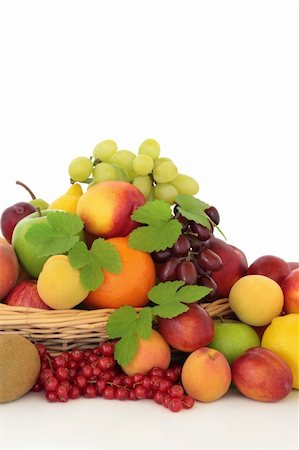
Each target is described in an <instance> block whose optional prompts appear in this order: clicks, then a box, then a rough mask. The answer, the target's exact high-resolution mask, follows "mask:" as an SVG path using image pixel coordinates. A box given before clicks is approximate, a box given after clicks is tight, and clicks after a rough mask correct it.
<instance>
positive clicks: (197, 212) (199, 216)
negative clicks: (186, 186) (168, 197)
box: [175, 195, 212, 230]
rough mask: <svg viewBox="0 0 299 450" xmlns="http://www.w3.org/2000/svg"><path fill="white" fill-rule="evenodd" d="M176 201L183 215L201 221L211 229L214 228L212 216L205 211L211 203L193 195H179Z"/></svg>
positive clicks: (197, 221)
mask: <svg viewBox="0 0 299 450" xmlns="http://www.w3.org/2000/svg"><path fill="white" fill-rule="evenodd" d="M175 201H176V202H177V204H178V205H179V207H178V210H179V212H180V213H181V214H182V216H184V217H186V219H188V220H194V222H196V223H200V224H201V225H203V226H204V227H206V228H208V229H209V230H211V229H212V225H211V221H210V218H209V216H208V215H207V214H206V212H205V209H207V208H209V206H210V205H208V204H207V203H205V202H202V201H201V200H199V199H198V198H195V197H193V196H192V195H177V196H176V198H175Z"/></svg>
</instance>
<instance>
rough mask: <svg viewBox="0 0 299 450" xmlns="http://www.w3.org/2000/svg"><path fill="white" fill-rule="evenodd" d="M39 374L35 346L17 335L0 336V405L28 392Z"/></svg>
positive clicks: (38, 362) (37, 355) (38, 359)
mask: <svg viewBox="0 0 299 450" xmlns="http://www.w3.org/2000/svg"><path fill="white" fill-rule="evenodd" d="M39 372H40V358H39V354H38V351H37V349H36V347H35V345H33V344H32V343H31V342H30V341H29V340H28V339H27V338H25V337H23V336H21V335H19V334H1V335H0V403H5V402H11V401H12V400H16V399H18V398H20V397H22V396H23V395H24V394H26V393H27V392H29V391H30V389H31V388H32V387H33V386H34V384H35V383H36V380H37V378H38V376H39Z"/></svg>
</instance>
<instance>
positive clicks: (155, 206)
mask: <svg viewBox="0 0 299 450" xmlns="http://www.w3.org/2000/svg"><path fill="white" fill-rule="evenodd" d="M131 219H132V220H135V221H136V222H139V223H141V224H144V226H140V227H138V228H136V229H135V230H133V231H132V232H131V233H130V236H129V247H131V248H133V249H135V250H141V251H143V252H149V253H151V252H154V251H159V250H165V249H166V248H168V247H172V246H173V244H174V243H175V242H176V241H177V240H178V238H179V236H180V235H181V233H182V225H181V223H180V222H179V221H178V220H176V219H174V218H173V216H172V211H171V207H170V205H169V204H168V203H166V202H164V201H161V200H153V201H151V202H147V203H145V205H143V206H140V207H139V208H138V209H136V210H135V211H134V213H133V214H132V215H131Z"/></svg>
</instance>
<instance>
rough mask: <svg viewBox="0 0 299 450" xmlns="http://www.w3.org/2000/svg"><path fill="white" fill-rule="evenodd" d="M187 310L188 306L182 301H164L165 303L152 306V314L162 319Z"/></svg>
mask: <svg viewBox="0 0 299 450" xmlns="http://www.w3.org/2000/svg"><path fill="white" fill-rule="evenodd" d="M186 311H188V306H187V305H184V304H183V303H178V304H176V305H174V304H172V303H165V305H159V306H154V307H153V314H154V315H155V316H159V317H162V318H163V319H172V318H173V317H176V316H178V315H179V314H182V313H184V312H186Z"/></svg>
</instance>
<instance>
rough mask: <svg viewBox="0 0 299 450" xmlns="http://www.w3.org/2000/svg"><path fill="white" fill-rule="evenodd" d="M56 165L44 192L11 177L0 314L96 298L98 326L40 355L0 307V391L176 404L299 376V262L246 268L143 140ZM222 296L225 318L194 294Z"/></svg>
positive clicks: (257, 396) (267, 397) (256, 395)
mask: <svg viewBox="0 0 299 450" xmlns="http://www.w3.org/2000/svg"><path fill="white" fill-rule="evenodd" d="M69 176H70V182H71V186H70V187H69V188H68V189H67V191H66V193H65V194H63V195H62V196H60V197H59V198H57V199H55V200H53V201H52V202H51V203H50V204H48V203H47V202H45V201H44V200H42V199H37V198H36V197H35V196H34V194H33V193H32V191H31V190H30V189H29V188H28V187H27V186H26V185H25V184H24V183H22V182H17V183H18V184H20V185H21V186H23V187H24V188H25V189H26V190H27V191H28V192H29V194H30V195H31V197H32V199H31V200H30V202H19V203H16V204H15V205H12V206H10V207H8V208H7V209H6V210H5V211H4V212H3V214H2V216H1V230H2V234H3V236H4V239H2V238H0V263H1V265H2V267H3V268H4V270H1V272H0V300H1V301H2V303H3V305H1V304H0V318H1V306H3V307H5V308H9V307H28V306H29V307H33V308H40V309H45V310H53V309H55V310H56V309H58V310H62V313H63V314H65V313H64V312H63V311H65V310H69V309H72V308H79V309H82V310H92V309H105V310H106V308H108V309H111V310H112V312H111V314H110V316H109V319H108V320H107V324H106V330H107V336H108V338H107V341H106V342H104V343H102V344H99V343H98V345H93V346H90V347H91V348H88V349H86V350H84V351H81V350H79V349H73V350H71V351H69V352H63V353H62V354H60V355H58V356H51V355H50V354H49V352H48V351H47V348H45V346H43V345H40V344H37V345H36V346H35V345H33V344H32V343H30V342H29V341H28V340H27V339H25V338H23V337H21V336H19V335H17V334H6V332H5V331H3V330H2V331H1V320H0V364H1V365H2V366H3V367H5V370H4V369H3V372H2V367H1V373H4V374H5V375H4V376H2V377H1V378H0V402H5V401H10V400H14V399H16V398H19V397H20V396H21V395H24V394H25V393H26V392H28V391H29V390H30V389H32V390H33V391H41V390H44V391H45V393H46V397H47V399H48V400H49V401H51V402H54V401H61V402H65V401H67V400H69V399H75V398H78V397H80V396H84V397H87V398H94V397H103V398H106V399H119V400H126V399H131V400H136V399H145V398H147V399H153V400H154V401H155V402H157V403H160V404H162V405H164V406H165V407H167V408H169V409H170V410H171V411H174V412H177V411H179V410H181V409H184V408H185V409H186V408H191V407H192V406H193V403H194V400H197V401H201V402H210V401H214V400H217V399H218V398H220V397H222V396H223V395H225V393H226V392H227V391H228V390H229V389H230V387H231V383H232V381H233V383H234V386H235V387H236V388H237V389H238V390H239V391H240V392H241V393H242V394H243V395H245V396H247V397H249V398H251V399H254V400H258V401H277V400H280V399H283V398H284V397H286V396H287V395H288V394H289V392H290V391H291V390H292V388H294V389H298V388H299V263H295V262H291V263H289V262H286V261H284V260H283V259H282V258H280V257H278V256H273V255H265V256H261V257H260V258H258V259H257V260H256V261H254V262H253V263H252V264H251V265H249V267H248V262H247V259H246V256H245V254H244V253H243V251H241V250H240V249H238V248H236V247H235V246H233V245H231V244H229V243H227V241H226V238H225V235H224V233H223V231H222V230H221V229H220V228H219V223H220V216H219V212H218V210H217V209H216V208H215V207H214V206H211V205H209V204H208V203H206V202H204V201H202V200H200V199H198V198H196V197H195V195H196V194H197V192H198V189H199V187H198V184H197V182H196V181H195V180H194V179H193V178H191V177H189V176H187V175H184V174H180V173H178V170H177V167H176V166H175V164H174V163H173V162H172V161H171V160H170V159H169V158H164V157H160V146H159V144H158V142H157V141H155V140H153V139H147V140H146V141H144V142H143V143H142V144H141V145H140V147H139V150H138V154H137V155H135V154H134V153H133V152H130V151H128V150H118V149H117V145H116V143H115V142H114V141H111V140H105V141H102V142H100V143H99V144H98V145H96V147H95V148H94V150H93V155H92V156H91V157H90V158H89V157H85V156H80V157H77V158H75V159H73V160H72V161H71V163H70V165H69ZM214 231H216V232H218V233H219V235H220V236H221V237H216V236H215V235H214ZM222 300H223V301H226V302H228V303H229V305H230V308H231V311H232V314H231V316H230V317H229V318H224V317H221V315H220V316H219V317H213V318H212V317H211V316H210V315H209V314H208V312H207V311H206V310H205V309H204V308H203V307H202V306H201V304H202V302H205V303H207V302H214V301H222ZM49 314H52V313H51V311H49ZM4 317H5V316H4V315H3V320H5V319H4ZM53 326H54V324H53ZM14 339H16V342H14ZM20 339H21V341H20ZM33 343H34V340H33ZM30 346H31V347H30ZM23 347H24V351H22V352H21V354H20V348H21V349H22V348H23ZM17 349H19V350H18V351H17ZM174 355H175V359H176V364H174ZM25 366H26V370H25V369H23V368H24V367H25ZM20 371H21V372H22V373H23V375H24V377H23V379H22V380H20V381H19V382H18V380H17V379H16V374H18V373H19V372H20ZM12 380H15V381H12Z"/></svg>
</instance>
